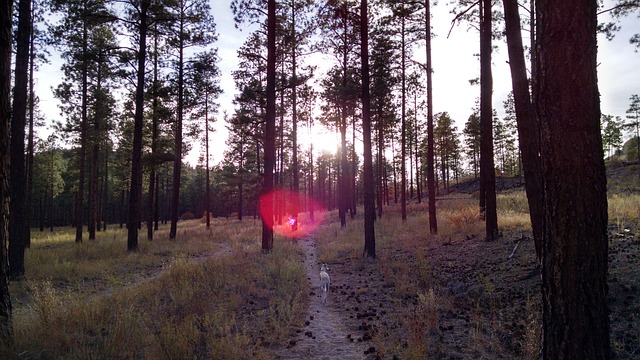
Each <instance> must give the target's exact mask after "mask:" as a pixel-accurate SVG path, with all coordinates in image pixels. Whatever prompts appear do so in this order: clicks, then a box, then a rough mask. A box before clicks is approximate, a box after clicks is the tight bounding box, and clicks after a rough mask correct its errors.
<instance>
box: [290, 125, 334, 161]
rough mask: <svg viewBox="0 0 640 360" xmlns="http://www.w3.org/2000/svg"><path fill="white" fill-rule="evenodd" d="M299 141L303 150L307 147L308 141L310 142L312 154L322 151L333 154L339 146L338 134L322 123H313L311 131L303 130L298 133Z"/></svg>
mask: <svg viewBox="0 0 640 360" xmlns="http://www.w3.org/2000/svg"><path fill="white" fill-rule="evenodd" d="M299 142H300V145H301V146H302V149H303V150H305V151H306V150H308V149H309V143H312V144H313V152H314V154H321V153H323V152H329V153H331V154H335V153H336V152H337V151H338V148H339V146H340V140H339V137H338V135H337V134H336V133H335V132H333V131H330V130H328V129H327V128H325V127H324V126H322V125H314V126H313V127H312V128H311V131H309V130H307V129H305V130H303V131H302V132H301V133H300V134H299Z"/></svg>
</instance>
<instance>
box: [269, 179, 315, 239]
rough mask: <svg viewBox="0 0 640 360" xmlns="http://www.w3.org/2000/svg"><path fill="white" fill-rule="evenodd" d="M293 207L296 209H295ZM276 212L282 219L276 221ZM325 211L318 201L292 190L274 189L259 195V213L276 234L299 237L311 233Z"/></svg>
mask: <svg viewBox="0 0 640 360" xmlns="http://www.w3.org/2000/svg"><path fill="white" fill-rule="evenodd" d="M295 208H297V209H298V210H297V211H295ZM278 209H280V210H279V211H278ZM311 209H313V218H312V217H311V211H310V210H311ZM278 212H280V216H281V220H282V221H276V215H277V213H278ZM325 213H326V211H325V209H324V207H323V206H322V205H320V204H319V203H318V202H316V201H314V200H311V199H309V198H308V197H306V196H305V195H303V194H299V193H295V192H292V191H287V190H275V191H272V192H270V193H268V194H266V195H263V196H261V197H260V215H261V216H262V217H264V218H265V219H266V222H267V225H268V226H269V227H271V228H272V229H273V231H274V232H275V233H276V234H279V235H282V236H285V237H288V238H300V237H303V236H306V235H309V234H310V233H312V232H313V231H314V230H315V229H316V228H317V227H318V225H320V224H321V223H322V221H323V220H324V217H325Z"/></svg>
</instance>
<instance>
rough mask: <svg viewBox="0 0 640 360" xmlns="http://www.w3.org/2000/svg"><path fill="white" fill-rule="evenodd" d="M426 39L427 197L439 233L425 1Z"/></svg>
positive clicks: (432, 227)
mask: <svg viewBox="0 0 640 360" xmlns="http://www.w3.org/2000/svg"><path fill="white" fill-rule="evenodd" d="M424 6H425V31H426V34H425V39H426V52H427V192H428V194H427V196H428V198H429V205H428V206H429V232H430V233H431V234H437V233H438V220H437V218H436V187H435V183H436V179H435V164H434V163H435V153H434V151H433V81H432V74H433V69H432V68H431V67H432V64H431V4H430V0H425V4H424Z"/></svg>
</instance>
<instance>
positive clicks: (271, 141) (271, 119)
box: [261, 0, 277, 252]
mask: <svg viewBox="0 0 640 360" xmlns="http://www.w3.org/2000/svg"><path fill="white" fill-rule="evenodd" d="M276 26H277V19H276V1H275V0H268V4H267V89H266V91H267V110H266V118H265V132H264V180H263V186H262V194H263V195H265V194H268V193H269V192H271V190H273V166H274V165H275V158H276V153H275V137H276ZM261 216H262V251H263V252H270V251H271V250H272V249H273V229H272V228H271V226H270V224H271V223H273V219H272V218H271V219H266V217H267V216H273V214H272V213H271V212H268V213H267V214H261Z"/></svg>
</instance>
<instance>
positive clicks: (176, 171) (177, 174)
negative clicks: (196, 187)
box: [169, 11, 185, 239]
mask: <svg viewBox="0 0 640 360" xmlns="http://www.w3.org/2000/svg"><path fill="white" fill-rule="evenodd" d="M179 21H180V32H179V36H180V39H179V44H178V48H179V49H178V51H179V52H180V54H179V57H178V64H177V65H178V116H177V119H176V129H175V138H174V154H173V155H174V160H173V188H172V189H171V190H172V192H171V227H170V229H169V239H175V238H176V234H177V231H178V216H179V211H178V210H179V209H178V207H179V206H180V180H181V177H182V117H183V113H184V79H183V76H184V34H185V31H184V11H180V20H179Z"/></svg>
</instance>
